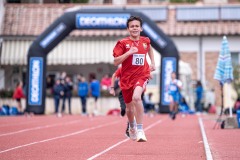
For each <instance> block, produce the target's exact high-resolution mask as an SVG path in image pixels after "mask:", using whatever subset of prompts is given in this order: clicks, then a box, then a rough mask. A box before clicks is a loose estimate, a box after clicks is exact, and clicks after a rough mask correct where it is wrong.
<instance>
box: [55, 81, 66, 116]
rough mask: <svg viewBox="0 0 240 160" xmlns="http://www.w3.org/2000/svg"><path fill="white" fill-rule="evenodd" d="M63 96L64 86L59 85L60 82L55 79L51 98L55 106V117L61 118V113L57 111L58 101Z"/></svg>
mask: <svg viewBox="0 0 240 160" xmlns="http://www.w3.org/2000/svg"><path fill="white" fill-rule="evenodd" d="M63 96H64V86H63V84H61V80H60V79H57V80H56V83H55V85H54V86H53V97H54V105H55V114H56V115H57V117H62V113H61V112H60V111H59V103H60V99H62V98H63Z"/></svg>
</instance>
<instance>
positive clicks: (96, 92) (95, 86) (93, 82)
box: [90, 74, 100, 115]
mask: <svg viewBox="0 0 240 160" xmlns="http://www.w3.org/2000/svg"><path fill="white" fill-rule="evenodd" d="M90 95H91V96H92V97H93V98H94V110H93V114H94V115H98V106H97V100H98V98H99V97H100V82H99V81H98V80H97V79H96V75H95V74H90Z"/></svg>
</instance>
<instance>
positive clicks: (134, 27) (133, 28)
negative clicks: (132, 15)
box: [127, 20, 142, 38]
mask: <svg viewBox="0 0 240 160" xmlns="http://www.w3.org/2000/svg"><path fill="white" fill-rule="evenodd" d="M127 30H128V32H129V34H130V36H131V37H133V38H137V37H139V36H140V32H141V31H142V27H141V25H140V22H139V21H137V20H133V21H131V22H129V23H128V28H127Z"/></svg>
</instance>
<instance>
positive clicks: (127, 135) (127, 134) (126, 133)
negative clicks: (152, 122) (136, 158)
mask: <svg viewBox="0 0 240 160" xmlns="http://www.w3.org/2000/svg"><path fill="white" fill-rule="evenodd" d="M125 135H126V137H128V138H130V135H129V123H127V129H126V132H125Z"/></svg>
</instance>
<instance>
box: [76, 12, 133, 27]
mask: <svg viewBox="0 0 240 160" xmlns="http://www.w3.org/2000/svg"><path fill="white" fill-rule="evenodd" d="M129 17H130V14H125V13H123V14H121V13H119V14H114V13H113V14H99V13H98V14H93V13H92V14H90V13H89V14H87V13H78V14H77V15H76V28H79V29H94V28H95V29H99V28H109V29H115V28H117V29H126V28H127V25H126V23H127V20H128V18H129Z"/></svg>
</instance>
